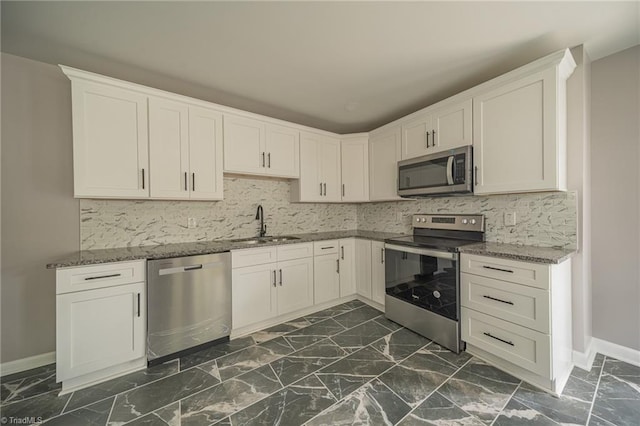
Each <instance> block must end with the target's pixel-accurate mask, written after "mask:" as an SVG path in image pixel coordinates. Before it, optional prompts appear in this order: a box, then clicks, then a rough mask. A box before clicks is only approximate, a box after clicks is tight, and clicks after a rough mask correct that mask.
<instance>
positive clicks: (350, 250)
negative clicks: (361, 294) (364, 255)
mask: <svg viewBox="0 0 640 426" xmlns="http://www.w3.org/2000/svg"><path fill="white" fill-rule="evenodd" d="M338 255H339V256H340V259H339V264H340V297H344V296H349V295H352V294H355V293H356V259H355V257H356V241H355V239H354V238H348V239H345V240H340V251H339V253H338Z"/></svg>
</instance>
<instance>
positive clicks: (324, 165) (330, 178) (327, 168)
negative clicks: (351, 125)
mask: <svg viewBox="0 0 640 426" xmlns="http://www.w3.org/2000/svg"><path fill="white" fill-rule="evenodd" d="M319 154H320V156H319V159H320V166H319V168H320V180H321V182H322V185H323V194H324V195H323V201H340V200H341V199H342V187H341V185H340V183H341V176H340V140H339V139H335V138H326V139H325V140H324V141H323V142H322V143H321V144H320V149H319Z"/></svg>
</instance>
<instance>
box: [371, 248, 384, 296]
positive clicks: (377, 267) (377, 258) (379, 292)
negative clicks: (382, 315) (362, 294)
mask: <svg viewBox="0 0 640 426" xmlns="http://www.w3.org/2000/svg"><path fill="white" fill-rule="evenodd" d="M384 262H385V258H384V243H383V242H380V241H372V242H371V300H373V301H374V302H376V303H379V304H381V305H383V306H384V295H385V286H384V278H385V275H384V268H385V266H384Z"/></svg>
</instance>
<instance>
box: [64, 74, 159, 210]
mask: <svg viewBox="0 0 640 426" xmlns="http://www.w3.org/2000/svg"><path fill="white" fill-rule="evenodd" d="M71 87H72V105H73V106H72V109H73V168H74V196H75V197H76V198H83V197H84V198H90V197H97V198H148V197H149V164H148V162H149V158H148V151H147V150H148V143H149V141H148V133H147V97H146V96H144V95H142V94H140V93H136V92H132V91H128V90H124V89H121V88H118V87H113V86H110V85H107V84H101V83H96V82H91V81H87V80H83V79H77V78H74V79H72V86H71Z"/></svg>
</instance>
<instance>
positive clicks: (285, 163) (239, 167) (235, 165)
mask: <svg viewBox="0 0 640 426" xmlns="http://www.w3.org/2000/svg"><path fill="white" fill-rule="evenodd" d="M299 149H300V132H299V131H298V130H295V129H291V128H288V127H283V126H276V125H272V124H267V123H264V122H262V121H259V120H254V119H251V118H245V117H238V116H235V115H230V114H225V115H224V171H225V172H230V173H243V174H251V175H266V176H278V177H289V178H297V177H299V176H300V163H299Z"/></svg>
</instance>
